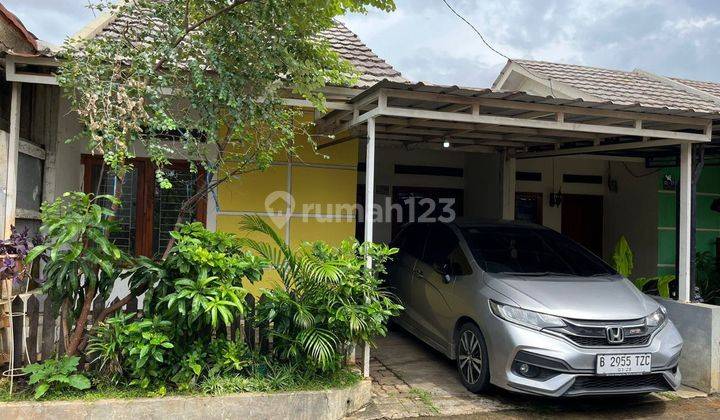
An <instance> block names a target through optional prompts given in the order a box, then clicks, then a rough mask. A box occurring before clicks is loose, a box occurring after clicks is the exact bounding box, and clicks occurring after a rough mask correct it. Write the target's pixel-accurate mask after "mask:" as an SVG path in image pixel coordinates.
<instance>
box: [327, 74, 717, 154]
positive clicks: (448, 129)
mask: <svg viewBox="0 0 720 420" xmlns="http://www.w3.org/2000/svg"><path fill="white" fill-rule="evenodd" d="M348 103H349V104H350V105H352V108H353V109H351V110H347V109H338V110H335V111H332V112H330V113H329V114H327V115H326V116H324V117H323V118H322V119H321V121H320V122H319V124H318V127H319V130H320V132H324V133H343V132H345V130H349V132H348V133H349V134H347V135H345V138H348V136H350V137H352V136H355V137H357V136H363V135H364V134H363V131H364V130H365V124H363V123H364V122H366V121H368V120H369V119H370V118H373V119H374V120H375V127H376V131H375V132H376V138H377V139H378V140H383V141H389V142H395V143H401V144H405V145H408V144H410V145H414V146H417V145H421V144H422V145H426V146H427V145H430V146H433V147H436V148H439V147H442V144H443V143H444V142H445V141H448V140H451V143H452V147H453V149H454V150H459V151H480V152H492V151H493V150H495V151H497V150H498V149H503V148H510V149H515V150H516V151H517V153H518V156H523V157H535V156H541V155H542V156H544V155H549V154H577V153H594V152H600V151H604V152H611V151H617V150H628V149H650V148H661V147H666V146H671V145H677V144H679V143H680V142H686V141H694V142H708V141H709V140H710V131H709V130H710V128H711V123H712V121H713V120H714V119H715V118H719V119H720V113H718V112H717V111H707V112H703V111H695V110H691V109H688V110H679V109H670V108H667V107H651V106H641V105H638V104H622V103H620V104H618V103H614V102H612V101H601V102H593V101H586V100H582V99H559V98H553V97H547V96H537V95H531V94H528V93H526V92H499V91H494V90H491V89H482V88H467V87H459V86H443V85H431V84H425V83H415V84H410V83H398V82H393V81H389V80H384V81H381V82H378V83H377V84H375V85H374V86H372V87H371V88H369V89H367V90H365V91H363V92H362V93H360V94H358V95H357V96H355V97H354V98H352V99H350V100H349V101H348ZM342 141H344V140H343V139H336V140H333V141H331V142H329V143H326V144H324V145H322V146H321V147H329V145H331V144H333V143H334V142H342Z"/></svg>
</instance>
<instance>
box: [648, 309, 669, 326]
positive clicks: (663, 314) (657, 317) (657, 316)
mask: <svg viewBox="0 0 720 420" xmlns="http://www.w3.org/2000/svg"><path fill="white" fill-rule="evenodd" d="M666 320H667V309H665V307H664V306H662V305H661V306H660V307H659V308H658V309H657V311H655V312H653V313H651V314H650V315H648V316H646V317H645V325H647V326H648V327H652V328H657V327H660V326H662V325H663V324H664V323H665V321H666Z"/></svg>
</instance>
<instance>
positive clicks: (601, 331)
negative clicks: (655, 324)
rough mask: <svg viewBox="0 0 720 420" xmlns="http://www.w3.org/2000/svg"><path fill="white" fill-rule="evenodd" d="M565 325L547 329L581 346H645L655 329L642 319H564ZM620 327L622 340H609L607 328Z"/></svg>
mask: <svg viewBox="0 0 720 420" xmlns="http://www.w3.org/2000/svg"><path fill="white" fill-rule="evenodd" d="M564 321H565V326H564V327H561V328H550V329H549V330H551V331H554V332H556V333H559V334H562V336H564V337H565V338H567V339H568V340H570V341H572V342H573V343H575V344H577V345H578V346H581V347H633V346H645V345H647V344H648V343H650V339H651V338H652V333H653V332H654V331H655V330H654V329H653V328H650V327H648V326H646V325H645V320H644V319H638V320H629V321H617V322H608V321H577V320H571V319H565V320H564ZM609 327H610V328H620V329H622V333H623V340H622V341H621V342H619V343H613V342H610V341H609V340H608V338H607V329H608V328H609Z"/></svg>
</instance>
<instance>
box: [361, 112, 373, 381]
mask: <svg viewBox="0 0 720 420" xmlns="http://www.w3.org/2000/svg"><path fill="white" fill-rule="evenodd" d="M374 204H375V118H370V119H369V120H368V121H367V149H366V151H365V219H364V222H365V242H372V241H373V219H374V217H373V206H374ZM365 264H366V265H367V268H368V269H370V268H372V259H371V258H370V256H369V255H368V256H367V259H366V260H365ZM363 376H364V377H366V378H368V377H370V345H369V344H368V343H365V348H364V349H363Z"/></svg>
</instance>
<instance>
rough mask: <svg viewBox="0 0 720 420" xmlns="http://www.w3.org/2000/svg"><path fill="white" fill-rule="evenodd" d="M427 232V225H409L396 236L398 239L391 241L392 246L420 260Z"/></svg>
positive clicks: (428, 227)
mask: <svg viewBox="0 0 720 420" xmlns="http://www.w3.org/2000/svg"><path fill="white" fill-rule="evenodd" d="M429 230H430V225H428V224H423V223H418V224H413V225H410V226H408V227H406V228H405V229H403V231H402V232H401V233H400V234H399V235H398V238H397V239H396V240H395V241H393V246H395V247H397V248H399V249H400V251H402V252H406V253H408V254H410V255H412V256H413V257H415V258H421V257H422V255H423V251H424V249H425V241H426V239H427V234H428V231H429Z"/></svg>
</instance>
